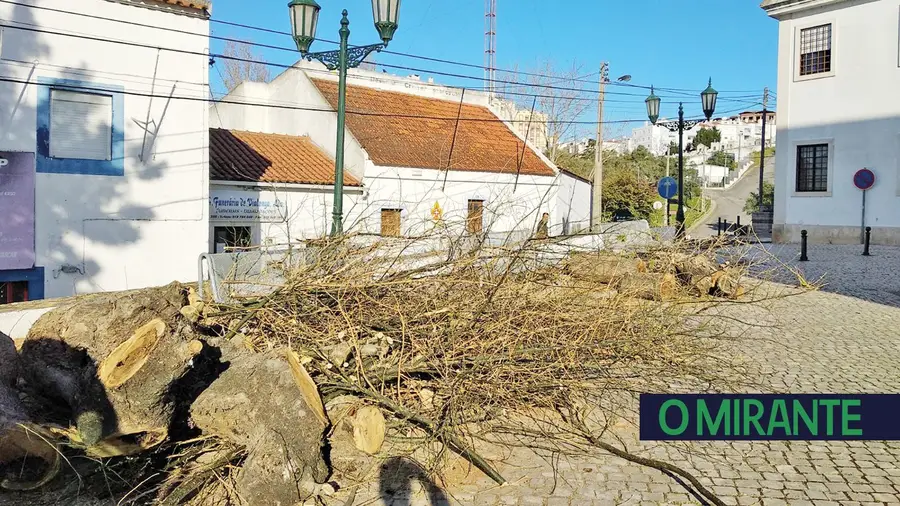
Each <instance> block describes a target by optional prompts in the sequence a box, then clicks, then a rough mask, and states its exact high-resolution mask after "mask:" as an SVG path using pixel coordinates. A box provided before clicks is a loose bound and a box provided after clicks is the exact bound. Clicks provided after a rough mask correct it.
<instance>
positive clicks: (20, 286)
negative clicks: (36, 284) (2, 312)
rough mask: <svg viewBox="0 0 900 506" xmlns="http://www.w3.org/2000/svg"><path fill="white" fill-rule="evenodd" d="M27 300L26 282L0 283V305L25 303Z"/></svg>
mask: <svg viewBox="0 0 900 506" xmlns="http://www.w3.org/2000/svg"><path fill="white" fill-rule="evenodd" d="M27 300H28V281H4V282H0V304H12V303H13V302H25V301H27Z"/></svg>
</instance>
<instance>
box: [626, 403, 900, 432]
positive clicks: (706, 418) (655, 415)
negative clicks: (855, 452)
mask: <svg viewBox="0 0 900 506" xmlns="http://www.w3.org/2000/svg"><path fill="white" fill-rule="evenodd" d="M898 415H900V395H887V394H860V395H834V394H821V395H820V394H758V395H753V394H734V395H732V394H689V395H665V394H641V396H640V436H641V439H642V440H645V441H665V440H681V441H690V440H694V441H712V440H849V439H854V440H900V424H897V423H896V420H897V418H898Z"/></svg>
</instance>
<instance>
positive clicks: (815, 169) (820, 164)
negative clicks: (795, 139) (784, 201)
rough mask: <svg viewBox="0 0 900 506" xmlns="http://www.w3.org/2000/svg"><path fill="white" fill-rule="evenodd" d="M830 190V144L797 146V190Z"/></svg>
mask: <svg viewBox="0 0 900 506" xmlns="http://www.w3.org/2000/svg"><path fill="white" fill-rule="evenodd" d="M826 191H828V144H807V145H803V146H797V192H798V193H800V192H826Z"/></svg>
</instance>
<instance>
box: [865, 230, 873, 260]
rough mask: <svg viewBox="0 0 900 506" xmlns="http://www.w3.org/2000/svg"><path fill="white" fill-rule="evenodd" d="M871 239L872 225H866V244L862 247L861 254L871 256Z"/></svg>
mask: <svg viewBox="0 0 900 506" xmlns="http://www.w3.org/2000/svg"><path fill="white" fill-rule="evenodd" d="M871 239H872V227H866V246H865V247H864V248H863V256H864V257H867V256H871V255H870V254H869V241H870V240H871Z"/></svg>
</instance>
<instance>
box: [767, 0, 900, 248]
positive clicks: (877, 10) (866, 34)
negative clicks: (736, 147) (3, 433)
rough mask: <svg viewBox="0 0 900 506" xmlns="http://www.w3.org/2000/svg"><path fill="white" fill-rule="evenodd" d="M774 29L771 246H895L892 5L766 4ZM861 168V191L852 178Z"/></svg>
mask: <svg viewBox="0 0 900 506" xmlns="http://www.w3.org/2000/svg"><path fill="white" fill-rule="evenodd" d="M762 8H763V9H765V10H766V11H767V13H768V14H769V15H770V16H772V17H773V18H775V19H777V20H778V21H779V41H778V111H777V113H778V122H779V128H778V133H777V142H778V150H777V153H776V155H775V167H776V169H775V172H776V181H775V209H774V226H773V235H774V239H775V240H778V241H798V240H799V238H800V231H801V230H807V231H808V234H809V239H810V241H811V242H830V243H858V242H859V241H860V240H861V236H862V229H863V226H864V225H867V226H871V227H872V229H873V232H872V240H873V242H875V243H884V244H900V212H898V209H900V178H898V171H900V166H898V160H900V101H898V100H896V99H895V98H893V97H895V96H896V93H897V89H898V88H900V54H898V49H900V42H898V41H900V36H898V21H897V20H898V17H900V1H898V0H766V1H764V2H763V3H762ZM860 169H869V170H871V171H872V172H873V173H874V174H875V184H874V186H873V187H872V188H871V189H870V190H868V191H867V192H866V201H865V218H863V193H862V191H861V190H860V189H859V188H857V187H856V186H855V185H854V174H855V173H856V172H857V171H859V170H860Z"/></svg>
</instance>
